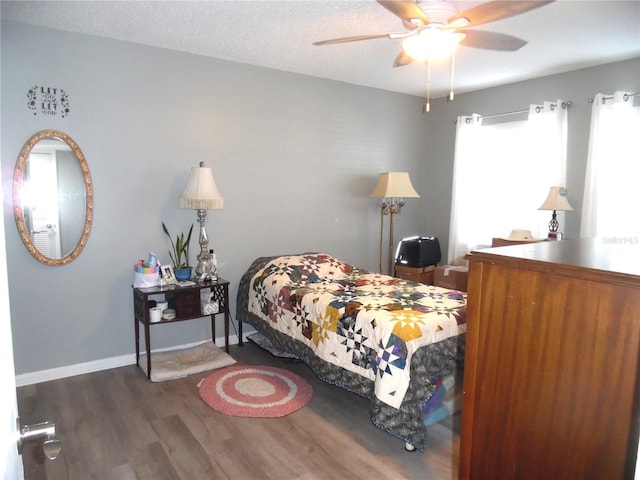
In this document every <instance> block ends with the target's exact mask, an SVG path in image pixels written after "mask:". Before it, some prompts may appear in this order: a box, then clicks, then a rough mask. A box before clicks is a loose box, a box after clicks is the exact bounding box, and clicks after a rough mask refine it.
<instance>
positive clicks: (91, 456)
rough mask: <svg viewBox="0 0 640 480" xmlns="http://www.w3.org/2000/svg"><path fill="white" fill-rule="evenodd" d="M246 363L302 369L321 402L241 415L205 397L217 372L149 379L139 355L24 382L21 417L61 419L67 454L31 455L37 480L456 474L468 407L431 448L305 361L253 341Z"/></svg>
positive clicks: (436, 431)
mask: <svg viewBox="0 0 640 480" xmlns="http://www.w3.org/2000/svg"><path fill="white" fill-rule="evenodd" d="M231 355H232V356H233V357H234V358H235V359H236V360H237V361H238V362H239V363H243V364H262V365H273V366H278V367H281V368H287V369H290V370H291V371H293V372H295V373H297V374H299V375H301V376H302V377H304V378H305V379H307V381H309V383H311V385H312V386H313V389H314V396H313V400H312V401H311V402H310V403H309V404H308V405H307V406H306V407H304V408H303V409H301V410H299V411H297V412H295V413H293V414H291V415H289V416H286V417H283V418H277V419H275V418H270V419H255V418H237V417H228V416H226V415H223V414H220V413H218V412H215V411H214V410H212V409H210V408H209V407H208V406H207V405H206V404H205V403H204V402H202V400H201V399H200V397H199V396H198V390H197V384H198V382H199V381H200V380H201V379H202V378H204V377H206V376H207V375H208V374H209V373H210V372H207V373H202V374H198V375H193V376H191V377H187V378H183V379H178V380H172V381H167V382H161V383H152V382H149V381H148V380H147V379H146V377H145V376H144V375H143V373H142V372H141V371H140V370H139V369H138V367H136V366H135V365H131V366H127V367H122V368H115V369H111V370H105V371H102V372H97V373H91V374H86V375H78V376H75V377H70V378H65V379H60V380H55V381H50V382H44V383H40V384H37V385H29V386H25V387H20V388H18V407H19V411H20V416H21V420H22V423H23V424H31V423H37V422H40V421H45V420H50V421H54V422H55V424H56V428H57V431H58V434H59V436H60V438H61V439H62V453H61V454H60V456H59V457H58V458H57V459H56V460H55V461H47V462H44V464H43V465H41V462H43V459H42V455H41V454H40V453H39V452H40V450H39V448H37V447H38V446H37V445H34V444H28V445H27V446H26V448H25V451H24V453H23V457H24V463H25V475H26V478H27V479H38V480H43V479H46V478H48V479H50V480H51V479H55V480H58V479H60V480H62V479H73V480H75V479H79V480H80V479H81V480H85V479H118V480H126V479H153V480H159V479H185V480H195V479H238V480H249V479H278V480H285V479H292V480H293V479H295V480H311V479H343V478H344V479H347V478H348V479H359V478H362V479H422V480H430V479H438V480H450V479H455V478H457V468H458V467H457V465H458V446H459V415H456V416H454V417H452V418H450V419H447V420H444V421H443V422H441V423H439V424H437V425H433V426H432V427H430V428H429V439H428V446H427V450H426V452H425V453H419V452H413V453H410V452H406V451H405V450H404V443H403V442H402V441H400V440H397V439H395V438H394V437H392V436H391V435H389V434H387V433H385V432H383V431H381V430H379V429H378V428H376V427H375V426H374V425H373V424H372V423H371V421H370V420H369V415H368V401H367V400H366V399H363V398H361V397H359V396H357V395H355V394H352V393H349V392H346V391H344V390H341V389H339V388H337V387H334V386H331V385H328V384H326V383H324V382H322V381H320V380H318V379H317V377H315V376H314V374H313V373H312V372H311V370H310V369H309V368H308V367H307V366H306V365H304V364H303V363H294V362H291V361H284V360H280V359H277V358H275V357H273V356H272V355H270V354H269V353H267V352H265V351H263V350H261V349H260V348H258V347H256V346H255V345H254V344H252V343H251V342H248V343H247V344H245V346H244V347H238V346H237V345H236V346H232V347H231Z"/></svg>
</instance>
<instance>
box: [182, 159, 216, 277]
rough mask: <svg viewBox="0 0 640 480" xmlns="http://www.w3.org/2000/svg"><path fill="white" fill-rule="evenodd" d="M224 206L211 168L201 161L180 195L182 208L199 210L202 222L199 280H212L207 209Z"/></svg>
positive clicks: (192, 171) (197, 270)
mask: <svg viewBox="0 0 640 480" xmlns="http://www.w3.org/2000/svg"><path fill="white" fill-rule="evenodd" d="M223 206H224V200H223V198H222V196H221V195H220V192H218V188H217V187H216V182H215V180H214V179H213V173H212V172H211V168H208V167H205V166H204V162H200V166H199V167H193V168H192V169H191V176H190V177H189V181H188V183H187V187H186V188H185V189H184V192H182V195H181V196H180V208H190V209H192V210H197V215H198V223H200V236H199V243H200V253H199V254H198V257H197V258H198V265H197V266H196V278H197V279H198V280H199V281H207V280H209V281H210V280H212V279H213V276H212V274H213V273H215V272H212V265H211V254H210V253H209V238H208V237H207V231H206V230H205V228H204V225H205V223H206V222H207V210H217V209H219V208H222V207H223Z"/></svg>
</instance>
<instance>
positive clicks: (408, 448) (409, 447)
mask: <svg viewBox="0 0 640 480" xmlns="http://www.w3.org/2000/svg"><path fill="white" fill-rule="evenodd" d="M404 449H405V450H406V451H407V452H415V451H416V447H414V446H413V445H411V444H410V443H409V442H404Z"/></svg>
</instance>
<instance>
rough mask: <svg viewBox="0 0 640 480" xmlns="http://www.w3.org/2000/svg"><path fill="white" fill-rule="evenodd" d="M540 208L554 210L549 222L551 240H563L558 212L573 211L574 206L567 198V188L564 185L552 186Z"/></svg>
mask: <svg viewBox="0 0 640 480" xmlns="http://www.w3.org/2000/svg"><path fill="white" fill-rule="evenodd" d="M538 210H552V211H553V213H552V214H551V221H550V222H549V236H548V238H549V239H550V240H562V236H563V235H562V232H558V228H560V223H559V222H558V218H557V212H565V211H573V207H572V206H571V204H569V200H567V189H566V188H564V187H551V188H550V189H549V195H548V196H547V199H546V200H545V201H544V203H543V204H542V205H541V206H540V208H538Z"/></svg>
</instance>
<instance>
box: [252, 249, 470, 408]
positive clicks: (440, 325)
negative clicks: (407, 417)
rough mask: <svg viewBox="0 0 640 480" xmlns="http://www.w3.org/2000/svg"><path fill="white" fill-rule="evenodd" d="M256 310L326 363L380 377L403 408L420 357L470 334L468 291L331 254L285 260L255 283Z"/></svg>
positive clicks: (381, 386) (383, 390) (383, 396)
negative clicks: (394, 274) (431, 348)
mask: <svg viewBox="0 0 640 480" xmlns="http://www.w3.org/2000/svg"><path fill="white" fill-rule="evenodd" d="M248 303H249V305H248V307H249V311H250V312H251V313H253V314H255V315H256V316H258V317H259V318H261V319H263V320H265V321H267V322H269V324H270V325H271V326H272V327H273V328H274V329H276V330H278V331H280V332H282V333H284V334H286V335H288V336H290V337H292V338H294V339H296V340H298V341H300V342H302V343H304V344H305V345H307V346H309V347H311V348H313V350H314V352H315V354H316V355H317V356H319V357H320V358H322V359H323V360H324V361H326V362H328V363H331V364H334V365H337V366H339V367H341V368H344V369H346V370H349V371H351V372H354V373H356V374H358V375H361V376H363V377H365V378H368V379H370V380H372V381H374V385H375V387H374V391H375V396H376V397H377V398H378V399H380V401H382V402H384V403H385V404H387V405H390V406H391V407H394V408H399V407H400V404H401V403H402V400H403V398H404V396H405V393H406V391H407V388H408V387H409V379H410V373H411V372H410V365H411V356H412V354H413V353H414V352H415V351H416V350H417V349H418V348H420V347H422V346H425V345H429V344H432V343H436V342H440V341H442V340H445V339H447V338H450V337H453V336H456V335H459V334H461V333H464V332H465V331H466V323H465V306H466V296H465V294H463V293H461V292H456V291H451V290H447V289H443V288H439V287H434V286H430V285H422V284H417V283H414V282H408V281H405V280H401V279H397V278H394V277H389V276H386V275H380V274H376V273H371V272H368V271H365V270H361V269H358V268H356V267H353V266H351V265H349V264H347V263H345V262H343V261H341V260H338V259H336V258H333V257H331V256H329V255H326V254H305V255H291V256H282V257H277V258H274V259H272V260H270V261H269V262H267V263H266V264H265V265H264V267H263V268H261V269H260V270H258V272H257V273H256V274H255V275H254V276H253V278H252V279H251V282H250V292H249V302H248Z"/></svg>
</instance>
